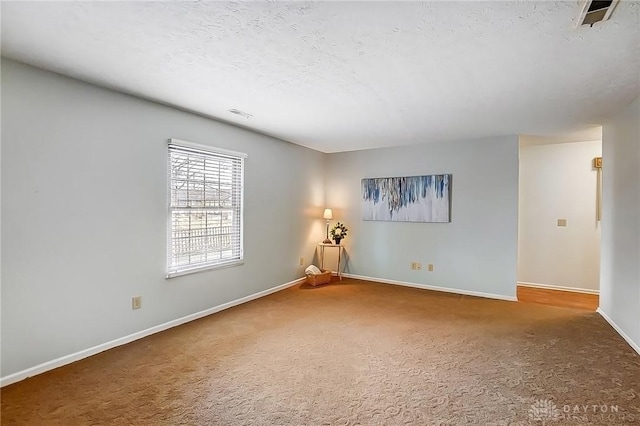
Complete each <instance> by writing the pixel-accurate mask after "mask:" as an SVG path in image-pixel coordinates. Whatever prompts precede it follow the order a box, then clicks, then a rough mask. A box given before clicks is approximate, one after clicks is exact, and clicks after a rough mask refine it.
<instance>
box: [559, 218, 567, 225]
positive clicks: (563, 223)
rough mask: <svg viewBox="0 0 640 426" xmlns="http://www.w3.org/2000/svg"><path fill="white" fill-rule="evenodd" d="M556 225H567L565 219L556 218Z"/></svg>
mask: <svg viewBox="0 0 640 426" xmlns="http://www.w3.org/2000/svg"><path fill="white" fill-rule="evenodd" d="M558 226H567V219H558Z"/></svg>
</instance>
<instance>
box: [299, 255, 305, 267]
mask: <svg viewBox="0 0 640 426" xmlns="http://www.w3.org/2000/svg"><path fill="white" fill-rule="evenodd" d="M302 265H304V257H301V258H300V266H302Z"/></svg>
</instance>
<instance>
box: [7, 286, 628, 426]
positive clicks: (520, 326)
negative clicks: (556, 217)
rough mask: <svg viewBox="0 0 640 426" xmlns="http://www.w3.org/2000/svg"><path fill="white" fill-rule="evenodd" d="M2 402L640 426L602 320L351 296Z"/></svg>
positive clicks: (351, 289) (12, 417) (223, 420)
mask: <svg viewBox="0 0 640 426" xmlns="http://www.w3.org/2000/svg"><path fill="white" fill-rule="evenodd" d="M1 396H2V424H3V425H5V424H6V425H10V424H19V425H53V424H60V425H120V424H122V425H129V424H131V425H182V424H188V425H249V424H250V425H396V424H418V425H424V424H450V425H458V424H494V425H502V424H505V425H506V424H543V423H544V424H547V425H552V424H558V425H562V424H640V356H638V355H637V354H636V353H635V352H634V351H633V350H632V349H631V348H630V347H629V346H628V345H627V344H626V343H625V342H624V341H623V340H622V339H621V338H620V337H619V336H618V335H617V334H616V333H615V331H614V330H613V329H611V327H610V326H609V325H608V324H607V323H606V322H605V321H604V320H603V319H602V318H600V317H599V315H598V314H596V313H589V312H584V311H577V310H571V309H565V308H554V307H547V306H538V305H529V304H522V303H515V302H502V301H494V300H488V299H480V298H473V297H465V296H458V295H449V294H444V293H436V292H430V291H423V290H418V289H411V288H403V287H397V286H391V285H383V284H374V283H366V282H363V281H356V280H345V281H343V282H342V283H339V284H332V285H330V286H326V287H320V288H304V286H302V287H294V288H291V289H288V290H285V291H282V292H279V293H276V294H274V295H271V296H269V297H266V298H263V299H260V300H256V301H254V302H251V303H247V304H245V305H242V306H239V307H236V308H233V309H229V310H227V311H224V312H221V313H218V314H215V315H213V316H210V317H207V318H204V319H202V320H199V321H195V322H192V323H189V324H186V325H184V326H181V327H178V328H174V329H171V330H169V331H167V332H164V333H160V334H157V335H154V336H150V337H148V338H146V339H143V340H140V341H137V342H134V343H131V344H129V345H126V346H122V347H119V348H116V349H113V350H110V351H107V352H104V353H102V354H99V355H96V356H94V357H91V358H88V359H86V360H83V361H80V362H77V363H74V364H72V365H69V366H66V367H63V368H60V369H57V370H54V371H51V372H48V373H45V374H42V375H40V376H37V377H34V378H31V379H27V380H25V381H23V382H20V383H17V384H14V385H11V386H8V387H5V388H3V389H2V394H1Z"/></svg>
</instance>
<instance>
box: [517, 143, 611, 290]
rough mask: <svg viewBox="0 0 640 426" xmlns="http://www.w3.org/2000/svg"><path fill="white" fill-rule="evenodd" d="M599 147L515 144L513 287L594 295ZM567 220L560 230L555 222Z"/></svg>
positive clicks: (597, 257) (597, 260)
mask: <svg viewBox="0 0 640 426" xmlns="http://www.w3.org/2000/svg"><path fill="white" fill-rule="evenodd" d="M601 155H602V142H601V141H599V140H598V141H587V142H572V143H559V144H556V143H551V144H549V143H547V144H541V145H530V144H529V143H528V141H527V139H526V138H521V144H520V192H519V194H520V208H519V210H518V214H519V221H518V224H519V235H518V281H519V282H524V283H529V284H537V285H539V284H542V285H547V286H556V287H569V288H575V289H581V290H592V291H596V290H598V288H599V282H600V226H599V223H598V221H597V219H596V187H597V172H596V170H595V169H594V168H593V166H592V161H593V159H594V158H595V157H600V156H601ZM561 218H562V219H567V226H566V227H559V226H557V219H561Z"/></svg>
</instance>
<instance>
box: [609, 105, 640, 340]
mask: <svg viewBox="0 0 640 426" xmlns="http://www.w3.org/2000/svg"><path fill="white" fill-rule="evenodd" d="M602 151H603V152H602V169H603V174H604V176H603V204H604V206H603V212H602V257H601V265H602V266H601V274H600V311H601V312H602V313H603V314H604V315H605V316H606V317H608V319H609V320H610V322H612V323H613V325H614V326H615V327H616V328H617V329H618V331H619V332H621V334H623V336H625V337H626V338H627V340H628V341H629V342H630V343H631V344H632V345H635V348H636V350H637V351H638V352H640V98H636V100H635V101H634V102H633V103H631V104H630V105H629V106H627V107H626V108H625V109H624V110H622V111H620V112H619V113H617V114H616V115H614V116H613V117H612V118H611V119H609V120H608V121H606V122H605V124H604V126H603V132H602Z"/></svg>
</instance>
